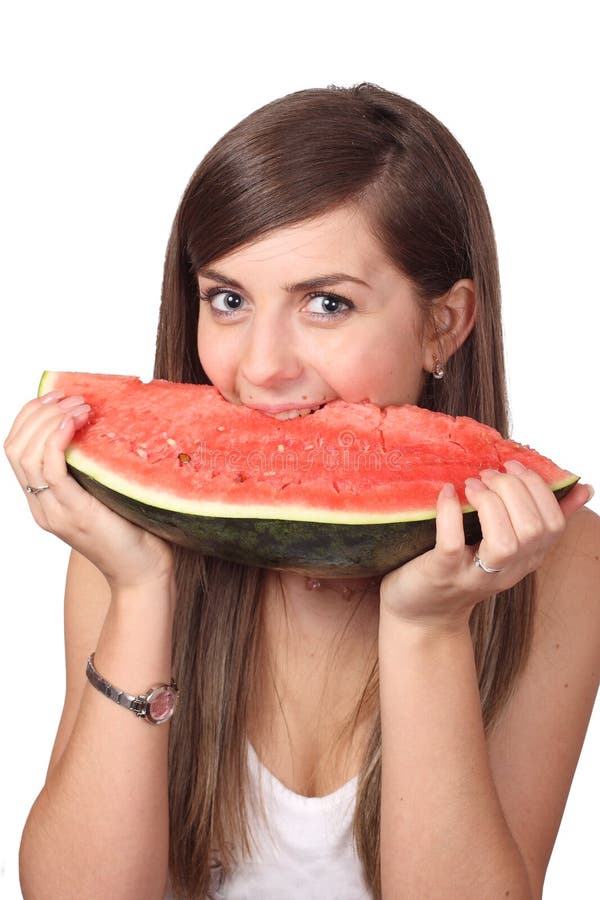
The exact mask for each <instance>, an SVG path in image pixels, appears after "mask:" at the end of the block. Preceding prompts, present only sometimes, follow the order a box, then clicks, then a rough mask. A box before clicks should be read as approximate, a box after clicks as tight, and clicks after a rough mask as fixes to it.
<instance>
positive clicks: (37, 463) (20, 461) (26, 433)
mask: <svg viewBox="0 0 600 900" xmlns="http://www.w3.org/2000/svg"><path fill="white" fill-rule="evenodd" d="M84 406H85V407H86V408H87V409H89V406H87V404H85V405H84V404H83V403H82V402H81V398H79V397H68V398H66V399H65V400H62V401H60V402H59V403H55V404H53V405H52V406H49V407H48V408H47V409H39V408H38V412H37V413H36V414H32V415H30V416H29V417H28V418H27V419H25V420H24V421H23V422H22V425H21V428H20V430H19V433H18V434H17V435H16V436H15V438H14V440H13V442H12V443H11V445H10V447H9V448H8V449H7V456H8V457H9V460H10V462H11V465H12V467H13V469H14V471H15V474H16V475H17V478H18V479H19V481H20V483H21V485H22V487H25V484H27V483H29V484H32V483H33V481H32V479H33V480H35V479H39V476H40V475H41V474H42V469H43V456H44V446H45V443H46V439H47V437H48V435H49V434H50V433H51V432H52V431H53V430H54V429H55V428H56V427H57V425H58V423H59V422H60V420H61V418H62V417H63V416H64V415H65V414H66V413H69V412H70V411H72V410H79V411H81V410H83V409H84Z"/></svg>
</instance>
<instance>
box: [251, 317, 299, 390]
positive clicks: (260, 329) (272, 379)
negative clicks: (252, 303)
mask: <svg viewBox="0 0 600 900" xmlns="http://www.w3.org/2000/svg"><path fill="white" fill-rule="evenodd" d="M242 340H243V342H244V346H243V352H242V356H241V364H240V374H241V375H242V378H243V379H244V380H245V381H246V382H247V383H249V384H253V385H256V386H257V387H269V388H272V387H276V386H277V385H278V384H280V383H284V382H288V381H293V380H294V379H296V378H298V376H299V375H300V373H301V372H302V363H301V360H300V357H299V354H298V352H297V349H296V346H295V341H294V337H293V334H292V330H291V329H290V328H289V327H287V325H286V324H285V323H284V322H282V319H281V317H280V316H271V315H264V316H260V315H255V316H254V321H253V322H252V326H251V328H250V329H249V331H248V332H247V333H246V334H245V335H244V337H243V339H242Z"/></svg>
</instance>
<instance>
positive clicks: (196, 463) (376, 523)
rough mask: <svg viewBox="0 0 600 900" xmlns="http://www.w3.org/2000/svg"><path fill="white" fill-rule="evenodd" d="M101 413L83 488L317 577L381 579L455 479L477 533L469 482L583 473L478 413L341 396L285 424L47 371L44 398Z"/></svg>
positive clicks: (127, 509) (214, 545) (185, 533)
mask: <svg viewBox="0 0 600 900" xmlns="http://www.w3.org/2000/svg"><path fill="white" fill-rule="evenodd" d="M51 390H62V391H64V392H65V394H66V395H73V394H79V395H81V396H83V397H85V400H86V402H87V403H89V404H90V406H91V407H92V412H91V414H90V420H89V423H88V424H87V425H86V426H85V427H84V428H82V429H81V430H80V431H78V432H77V434H76V436H75V439H74V441H73V443H72V444H71V446H70V447H69V448H68V449H67V453H66V459H67V464H68V467H69V470H70V472H71V473H72V475H73V476H74V477H75V478H76V479H77V481H79V483H80V484H81V485H83V487H84V488H86V490H88V491H90V493H92V494H94V495H95V496H96V497H98V498H99V499H100V500H101V501H102V502H103V503H105V504H106V505H107V506H109V507H110V508H111V509H113V510H115V511H116V512H118V513H119V514H120V515H122V516H124V517H125V518H127V519H130V520H131V521H133V522H135V523H137V524H139V525H141V526H142V527H144V528H146V529H148V531H151V532H153V533H155V534H158V535H160V536H161V537H164V538H166V539H168V540H171V541H173V542H175V543H179V544H183V545H184V546H188V547H191V548H193V549H195V550H197V551H198V552H200V553H203V554H207V555H214V556H219V557H222V558H225V559H230V560H233V561H236V562H243V563H246V564H249V565H256V566H263V567H267V568H275V569H287V570H290V571H296V572H306V573H308V572H310V573H311V574H315V575H320V576H325V577H326V576H328V575H329V576H337V575H339V576H346V575H348V576H357V575H380V574H383V573H385V572H388V571H390V570H391V569H393V568H395V567H397V566H399V565H401V564H402V563H404V562H406V561H407V560H409V559H412V558H413V557H415V556H417V555H419V554H420V553H423V552H424V551H425V550H428V549H430V548H431V547H432V546H433V545H434V542H435V505H436V499H437V496H438V494H439V492H440V490H441V488H442V487H443V485H444V484H445V483H446V482H452V483H453V484H454V485H455V487H456V489H457V491H458V494H459V497H460V498H461V501H462V503H463V513H464V525H465V535H466V538H467V542H468V543H476V542H477V541H478V540H480V538H481V532H480V528H479V522H478V519H477V514H476V513H475V512H474V510H473V509H472V507H470V506H469V505H468V503H467V500H466V497H465V493H464V481H465V479H466V478H469V477H470V476H477V475H478V474H479V472H480V471H481V470H482V469H484V468H493V469H500V470H502V467H503V463H504V462H505V461H506V460H509V459H518V460H520V461H521V462H522V463H523V464H524V465H526V466H527V467H529V468H531V469H534V470H535V471H536V472H538V473H539V474H540V475H541V476H542V477H543V478H544V480H545V481H546V482H547V483H548V484H549V485H550V486H551V487H552V490H553V491H555V493H556V494H557V495H558V496H562V495H563V494H564V493H566V492H567V491H568V490H569V489H570V488H571V487H572V486H573V484H575V482H576V481H577V480H578V478H577V476H575V475H573V474H572V473H570V472H567V471H566V470H564V469H560V468H559V467H558V466H556V465H555V464H554V463H553V462H551V461H550V460H549V459H546V458H545V457H543V456H541V455H539V454H538V453H536V452H535V451H534V450H531V449H530V448H528V447H524V446H522V445H520V444H517V443H515V442H513V441H509V440H504V439H503V438H502V437H501V436H500V434H498V432H496V431H494V429H492V428H489V427H488V426H486V425H481V424H480V423H478V422H475V421H474V420H472V419H468V418H464V417H462V418H453V417H451V416H447V415H444V414H442V413H432V412H429V411H427V410H424V409H421V408H419V407H415V406H400V407H387V408H386V409H380V408H379V407H377V406H374V405H373V404H370V403H367V402H364V403H358V404H351V403H346V402H344V401H342V400H335V401H333V402H331V403H328V404H327V405H326V406H325V407H323V408H322V409H320V410H317V411H316V412H314V413H311V414H310V415H307V416H304V417H298V418H295V419H290V420H287V421H282V420H279V419H275V418H273V417H271V416H267V415H265V414H264V413H261V412H258V411H257V410H252V409H249V408H247V407H244V406H238V405H235V404H232V403H229V402H228V401H226V400H225V399H224V398H223V397H222V396H221V394H219V392H218V391H217V390H216V388H214V387H210V386H205V385H193V384H174V383H172V382H167V381H152V382H150V383H148V384H144V383H143V382H141V381H140V380H139V379H138V378H135V377H126V376H118V375H90V374H81V373H71V372H45V373H44V375H43V376H42V379H41V382H40V388H39V393H40V395H42V394H45V393H47V392H49V391H51Z"/></svg>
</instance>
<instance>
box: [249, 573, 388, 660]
mask: <svg viewBox="0 0 600 900" xmlns="http://www.w3.org/2000/svg"><path fill="white" fill-rule="evenodd" d="M379 583H380V579H372V578H352V579H348V578H346V579H337V578H336V579H321V578H311V577H306V576H304V575H299V574H296V573H290V572H270V573H269V576H268V578H267V583H266V589H265V602H264V607H263V608H264V612H265V619H266V621H265V625H266V634H267V635H268V636H269V643H270V645H271V647H275V648H276V647H281V646H282V645H283V644H285V645H287V647H288V648H290V650H292V651H293V652H294V653H295V654H296V655H298V656H300V657H301V656H306V655H307V654H309V655H311V654H312V655H314V654H319V652H320V651H321V652H322V653H323V654H326V653H328V651H329V650H331V649H332V646H333V644H334V643H335V642H337V641H339V643H340V650H342V648H347V650H348V654H349V655H350V654H352V653H355V652H356V651H357V650H360V652H361V656H362V658H364V652H365V649H366V648H367V647H369V646H370V645H371V644H372V643H373V641H375V643H376V641H377V630H378V626H379ZM282 641H283V643H282Z"/></svg>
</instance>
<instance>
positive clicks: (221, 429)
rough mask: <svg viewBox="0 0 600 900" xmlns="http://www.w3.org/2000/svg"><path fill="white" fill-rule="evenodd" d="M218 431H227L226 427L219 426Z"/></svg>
mask: <svg viewBox="0 0 600 900" xmlns="http://www.w3.org/2000/svg"><path fill="white" fill-rule="evenodd" d="M217 431H225V426H224V425H217Z"/></svg>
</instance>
